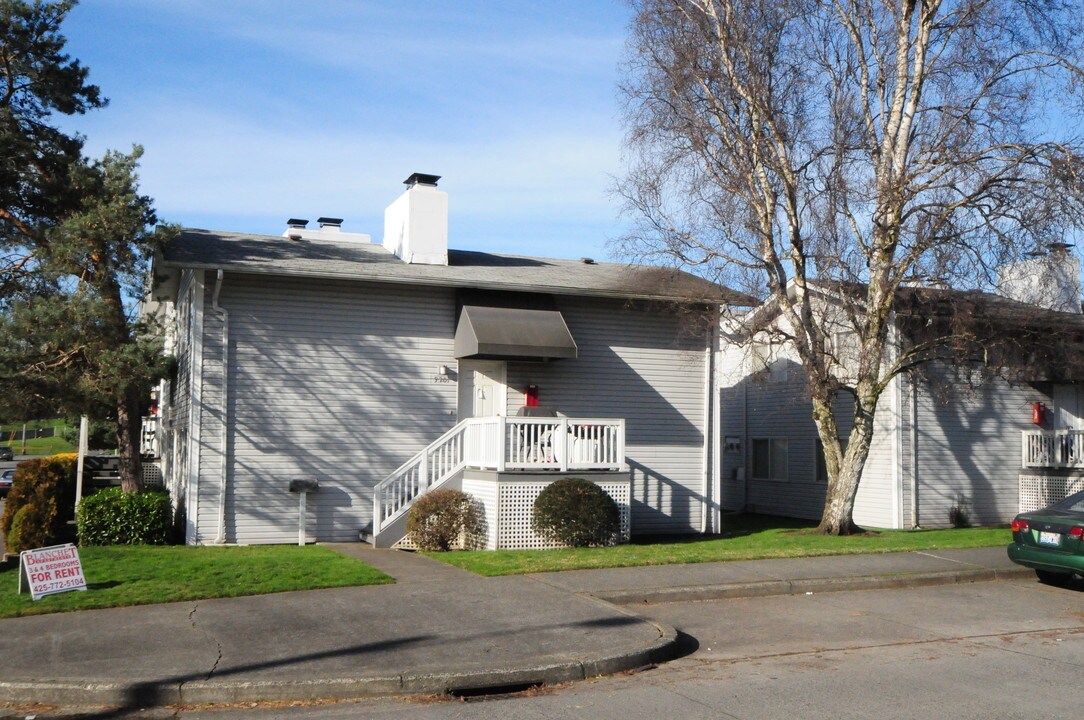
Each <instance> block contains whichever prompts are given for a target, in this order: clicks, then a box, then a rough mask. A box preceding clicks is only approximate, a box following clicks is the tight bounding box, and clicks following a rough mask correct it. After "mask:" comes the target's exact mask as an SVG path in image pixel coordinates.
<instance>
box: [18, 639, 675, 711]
mask: <svg viewBox="0 0 1084 720" xmlns="http://www.w3.org/2000/svg"><path fill="white" fill-rule="evenodd" d="M642 621H643V622H644V623H646V624H649V625H651V626H653V627H655V628H656V629H657V630H658V631H659V637H658V639H657V640H656V641H655V642H653V643H651V644H650V645H648V646H647V647H644V648H640V649H637V650H632V651H625V652H618V653H614V654H612V655H604V656H602V657H598V658H593V659H585V660H569V661H567V662H554V663H548V664H542V665H537V666H531V667H519V668H509V669H503V670H497V669H479V670H467V671H462V672H450V673H401V674H398V675H388V676H384V677H368V678H330V679H322V680H283V681H274V680H273V681H253V682H217V681H215V680H204V681H195V682H185V683H176V682H163V683H153V682H137V683H113V682H79V681H49V680H38V681H32V682H3V681H0V703H8V704H15V703H18V704H35V703H40V704H44V705H83V706H111V707H120V708H152V707H162V706H166V705H205V704H206V705H210V704H222V703H235V702H261V701H265V702H269V701H306V700H346V699H353V698H363V697H381V696H389V695H446V694H451V693H456V692H472V693H481V692H485V691H487V690H488V691H500V690H502V689H510V688H517V689H518V688H522V687H526V686H530V685H554V684H558V683H564V682H570V681H573V680H585V679H587V678H591V677H597V676H600V675H612V674H614V673H618V672H623V671H625V670H633V669H635V668H639V667H643V666H645V665H651V664H653V663H660V662H665V661H667V660H672V659H673V658H675V657H677V655H678V654H679V653H680V650H679V647H678V638H677V631H676V630H675V629H674V628H672V627H669V626H666V625H660V624H659V623H655V622H650V621H647V620H642Z"/></svg>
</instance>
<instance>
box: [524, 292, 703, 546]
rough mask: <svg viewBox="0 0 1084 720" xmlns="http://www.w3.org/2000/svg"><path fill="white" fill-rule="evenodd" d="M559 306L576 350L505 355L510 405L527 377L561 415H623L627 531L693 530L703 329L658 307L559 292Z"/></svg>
mask: <svg viewBox="0 0 1084 720" xmlns="http://www.w3.org/2000/svg"><path fill="white" fill-rule="evenodd" d="M558 307H559V309H560V310H561V313H562V314H563V316H564V318H565V322H566V323H567V324H568V327H569V330H570V332H571V333H572V337H573V338H574V339H575V340H576V344H577V346H578V348H579V357H578V358H577V359H575V360H560V361H555V362H550V363H514V362H511V363H509V364H508V414H509V415H514V414H515V413H516V411H517V410H518V408H519V407H521V406H522V405H523V402H524V392H525V391H526V388H527V385H531V384H533V385H538V386H539V391H540V404H542V405H546V406H552V407H555V408H556V409H557V410H559V411H561V412H563V413H565V414H566V415H571V416H579V417H613V418H625V433H626V456H627V458H628V462H629V464H630V466H631V469H632V495H633V507H632V532H633V534H637V535H643V534H651V533H677V532H689V531H699V530H700V529H701V526H702V522H701V505H702V502H703V499H704V483H705V475H706V473H707V470H706V468H705V467H704V456H703V452H704V442H705V428H704V409H705V402H706V397H705V393H706V378H705V370H706V369H705V363H706V362H707V360H708V356H707V352H706V349H707V347H708V339H706V338H704V337H692V336H690V334H689V333H687V332H686V331H685V330H684V329H683V326H684V325H685V322H684V321H683V320H682V319H681V318H680V317H679V316H677V315H674V314H670V313H667V312H665V311H662V310H660V309H659V308H658V307H640V308H635V307H630V306H628V305H626V304H625V303H623V302H621V301H615V300H601V299H581V298H566V297H562V298H558Z"/></svg>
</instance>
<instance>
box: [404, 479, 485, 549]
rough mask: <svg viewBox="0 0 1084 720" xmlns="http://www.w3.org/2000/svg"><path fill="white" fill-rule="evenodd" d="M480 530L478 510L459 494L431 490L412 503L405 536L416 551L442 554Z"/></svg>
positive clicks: (450, 491)
mask: <svg viewBox="0 0 1084 720" xmlns="http://www.w3.org/2000/svg"><path fill="white" fill-rule="evenodd" d="M480 530H481V518H480V516H479V514H478V508H477V507H476V506H475V504H474V500H473V499H472V498H471V496H470V495H467V494H466V493H464V492H460V491H459V490H433V491H432V492H428V493H426V494H425V495H422V496H421V497H420V498H418V499H417V500H415V501H414V504H413V505H411V507H410V511H409V512H408V513H407V534H408V535H409V536H410V539H411V540H412V541H414V544H415V545H417V546H418V549H419V550H425V551H429V552H444V551H446V550H451V549H452V548H453V547H455V546H458V545H460V543H461V542H462V541H463V540H464V539H466V541H467V543H470V541H471V539H472V538H473V537H474V536H476V535H477V534H478V533H479V532H480Z"/></svg>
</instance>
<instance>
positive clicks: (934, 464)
mask: <svg viewBox="0 0 1084 720" xmlns="http://www.w3.org/2000/svg"><path fill="white" fill-rule="evenodd" d="M930 372H931V373H933V372H937V371H936V370H931V371H930ZM950 373H951V370H948V369H944V370H941V371H940V372H939V377H940V381H939V382H936V383H933V384H930V383H923V384H920V385H919V388H918V416H917V420H918V421H917V424H916V427H917V435H916V441H917V443H916V444H917V469H918V478H917V480H918V483H917V487H918V522H919V524H920V525H922V526H923V527H939V526H947V525H948V524H949V510H950V509H951V508H952V507H953V506H954V505H960V506H961V507H962V508H963V509H964V510H965V511H966V512H967V513H968V515H969V517H970V519H971V521H972V522H973V523H975V524H993V523H1004V522H1009V521H1011V520H1012V518H1013V516H1014V515H1015V514H1016V513H1017V511H1018V503H1019V475H1020V431H1021V430H1025V429H1031V428H1033V427H1034V426H1033V425H1032V424H1031V403H1032V402H1035V401H1042V402H1049V397H1048V395H1047V394H1046V393H1045V392H1040V391H1038V390H1036V389H1035V388H1034V387H1031V386H1029V385H1010V384H1009V383H1007V382H1005V381H1004V380H989V381H986V382H984V383H981V384H977V385H976V387H969V386H968V385H967V384H966V383H964V382H952V381H951V378H950ZM908 414H909V413H908ZM908 430H910V427H909V426H908ZM906 454H907V457H906V462H905V463H904V468H905V473H906V472H909V471H910V463H911V458H910V457H909V451H908V452H907V453H906ZM909 480H910V478H909V476H908V475H906V474H903V485H904V488H905V496H904V502H903V503H902V505H903V508H902V513H903V514H904V515H905V516H906V517H907V518H908V520H907V522H908V524H909V522H910V519H909V515H910V504H909V503H910V502H911V499H910V491H909Z"/></svg>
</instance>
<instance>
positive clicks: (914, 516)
mask: <svg viewBox="0 0 1084 720" xmlns="http://www.w3.org/2000/svg"><path fill="white" fill-rule="evenodd" d="M907 376H908V378H909V379H910V381H911V437H910V438H909V439H910V444H911V448H910V450H911V472H910V473H908V474H909V475H910V478H909V479H910V486H911V488H910V489H911V529H912V530H913V529H915V528H917V527H918V379H917V378H916V377H915V373H914V371H911V372H909V373H907Z"/></svg>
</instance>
